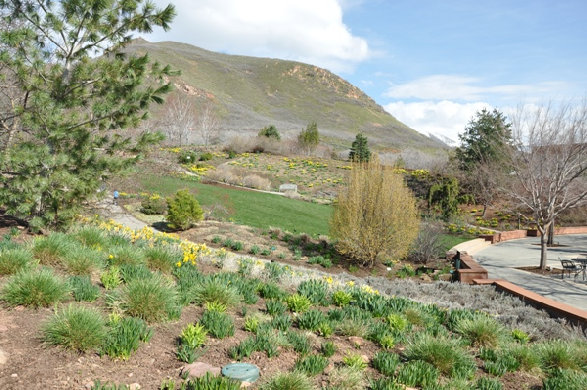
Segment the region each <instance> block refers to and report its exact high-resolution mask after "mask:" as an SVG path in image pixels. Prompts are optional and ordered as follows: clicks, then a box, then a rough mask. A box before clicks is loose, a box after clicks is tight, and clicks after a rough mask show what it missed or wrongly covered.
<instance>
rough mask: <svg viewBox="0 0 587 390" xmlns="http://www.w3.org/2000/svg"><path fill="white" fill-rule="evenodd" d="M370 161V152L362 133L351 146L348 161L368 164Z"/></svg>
mask: <svg viewBox="0 0 587 390" xmlns="http://www.w3.org/2000/svg"><path fill="white" fill-rule="evenodd" d="M370 159H371V151H370V150H369V146H368V145H367V137H365V136H364V135H363V133H359V134H357V136H356V137H355V140H354V141H353V144H352V145H351V151H350V152H349V160H350V161H355V162H369V160H370Z"/></svg>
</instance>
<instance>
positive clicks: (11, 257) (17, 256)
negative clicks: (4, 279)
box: [0, 247, 37, 275]
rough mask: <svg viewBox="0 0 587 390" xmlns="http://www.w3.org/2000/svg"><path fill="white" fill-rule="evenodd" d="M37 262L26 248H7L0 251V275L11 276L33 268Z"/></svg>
mask: <svg viewBox="0 0 587 390" xmlns="http://www.w3.org/2000/svg"><path fill="white" fill-rule="evenodd" d="M36 263H37V261H36V260H35V259H34V258H33V253H32V252H31V251H30V250H29V249H26V248H20V247H17V248H7V249H2V250H1V251H0V275H12V274H15V273H17V272H18V271H21V270H25V269H28V268H33V267H34V266H36Z"/></svg>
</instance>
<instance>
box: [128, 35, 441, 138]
mask: <svg viewBox="0 0 587 390" xmlns="http://www.w3.org/2000/svg"><path fill="white" fill-rule="evenodd" d="M126 51H127V52H130V53H135V54H143V53H145V52H147V53H148V54H149V56H150V58H151V59H152V60H156V61H159V62H160V63H162V64H169V65H171V67H172V68H174V69H176V70H180V71H181V75H180V76H177V77H174V78H173V80H172V83H173V84H174V85H175V87H176V88H175V91H174V92H173V93H174V94H180V95H181V94H183V95H186V96H189V97H190V99H191V100H193V101H194V103H195V105H196V107H198V108H201V107H203V106H204V105H207V104H212V105H213V107H214V110H215V111H216V112H217V113H218V116H219V117H220V119H221V128H222V129H223V130H225V131H232V132H242V133H248V132H251V131H254V132H255V133H256V132H258V131H259V129H261V128H263V127H265V126H268V125H271V124H273V125H275V126H276V127H277V129H278V130H279V132H280V133H281V134H284V135H291V136H294V135H296V134H298V133H299V131H300V130H301V129H302V128H304V127H305V126H306V125H307V124H308V123H310V122H312V121H315V122H317V124H318V129H319V131H320V135H321V138H322V139H323V140H325V141H326V142H327V143H331V144H334V145H339V146H346V147H348V145H350V142H351V141H352V140H353V139H354V136H355V135H356V133H357V132H358V131H362V132H363V133H364V134H366V135H367V137H368V138H369V144H370V145H374V146H375V145H377V146H378V147H380V148H397V149H403V148H405V147H408V146H409V147H414V148H418V149H437V148H442V147H446V145H443V143H442V142H441V141H439V140H438V139H433V138H430V137H427V136H425V135H423V134H420V133H418V132H417V131H415V130H413V129H410V128H409V127H408V126H406V125H405V124H403V123H401V122H400V121H398V120H397V119H395V118H394V117H393V116H392V115H390V114H389V113H387V112H386V111H385V110H384V109H383V108H382V107H381V106H380V105H378V104H377V103H375V101H373V99H371V98H370V97H369V96H367V95H366V94H365V93H364V92H363V91H361V90H360V89H359V88H357V87H356V86H354V85H352V84H350V83H348V82H347V81H345V80H343V79H342V78H340V77H338V76H336V75H335V74H333V73H331V72H330V71H328V70H325V69H322V68H319V67H317V66H313V65H308V64H303V63H300V62H294V61H285V60H280V59H273V58H256V57H245V56H237V55H227V54H221V53H215V52H211V51H208V50H204V49H201V48H198V47H195V46H192V45H188V44H185V43H177V42H157V43H151V42H147V41H145V40H143V39H136V40H134V41H133V42H132V43H131V44H130V45H129V46H128V47H127V49H126ZM154 115H155V116H158V115H161V108H159V109H156V110H155V111H154Z"/></svg>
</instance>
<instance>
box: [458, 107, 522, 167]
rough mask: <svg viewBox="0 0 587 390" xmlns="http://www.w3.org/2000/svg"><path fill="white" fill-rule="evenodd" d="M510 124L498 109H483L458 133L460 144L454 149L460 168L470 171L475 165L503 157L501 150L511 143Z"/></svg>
mask: <svg viewBox="0 0 587 390" xmlns="http://www.w3.org/2000/svg"><path fill="white" fill-rule="evenodd" d="M511 138H512V132H511V124H510V123H509V122H508V121H507V118H506V117H505V115H503V114H502V113H501V112H499V111H498V110H496V109H494V110H493V111H491V112H490V111H488V110H487V109H485V108H484V109H483V110H481V111H478V112H477V113H476V114H475V117H474V118H473V119H471V121H470V122H469V123H468V124H467V127H465V132H464V133H462V134H459V140H460V141H461V146H459V147H458V148H456V150H455V158H456V160H457V162H458V166H459V168H460V169H461V170H464V171H470V170H472V169H473V168H474V167H475V165H478V164H484V163H492V162H495V161H498V160H499V159H501V158H503V155H502V153H501V150H503V147H504V145H507V144H509V143H511Z"/></svg>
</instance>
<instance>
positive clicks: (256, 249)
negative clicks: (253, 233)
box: [249, 245, 261, 256]
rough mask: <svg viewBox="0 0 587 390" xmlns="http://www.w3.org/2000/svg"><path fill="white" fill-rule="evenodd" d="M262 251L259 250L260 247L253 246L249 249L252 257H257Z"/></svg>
mask: <svg viewBox="0 0 587 390" xmlns="http://www.w3.org/2000/svg"><path fill="white" fill-rule="evenodd" d="M260 251H261V248H259V246H258V245H253V246H251V248H249V253H250V254H251V255H255V256H256V255H258V254H259V252H260Z"/></svg>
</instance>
